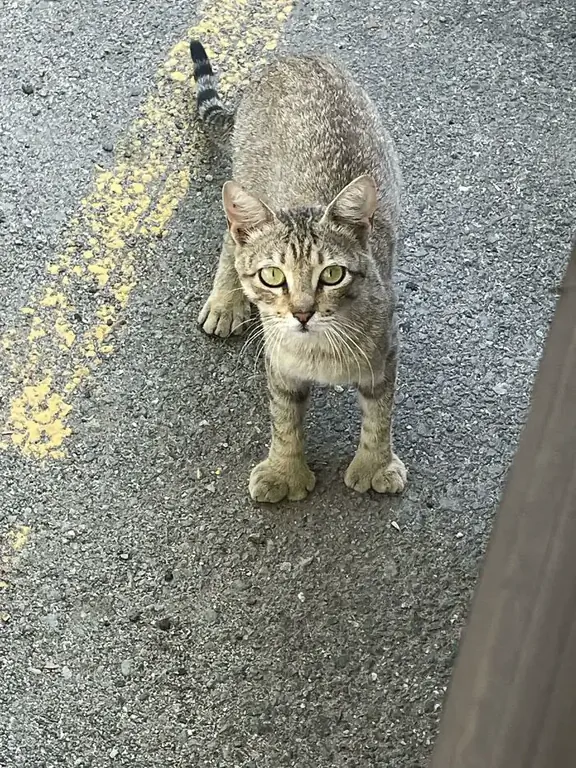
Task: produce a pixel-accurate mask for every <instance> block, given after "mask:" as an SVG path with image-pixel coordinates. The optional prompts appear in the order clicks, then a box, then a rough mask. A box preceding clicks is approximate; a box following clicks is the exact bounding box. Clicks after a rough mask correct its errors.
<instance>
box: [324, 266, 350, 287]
mask: <svg viewBox="0 0 576 768" xmlns="http://www.w3.org/2000/svg"><path fill="white" fill-rule="evenodd" d="M345 274H346V270H345V269H344V267H341V266H340V265H339V264H331V265H330V266H329V267H325V268H324V269H323V270H322V272H321V273H320V282H321V283H324V285H338V283H341V282H342V280H344V275H345Z"/></svg>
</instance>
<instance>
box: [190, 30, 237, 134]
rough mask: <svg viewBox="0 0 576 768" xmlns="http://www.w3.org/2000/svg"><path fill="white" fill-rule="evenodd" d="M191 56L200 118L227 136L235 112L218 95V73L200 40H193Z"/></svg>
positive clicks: (230, 130) (231, 127)
mask: <svg viewBox="0 0 576 768" xmlns="http://www.w3.org/2000/svg"><path fill="white" fill-rule="evenodd" d="M190 56H191V57H192V62H193V64H194V80H195V81H196V104H197V107H198V115H199V117H200V120H202V122H203V123H204V125H206V126H207V127H208V128H209V129H211V130H213V131H215V132H216V133H217V134H219V135H220V137H222V135H224V137H227V136H228V135H229V134H230V133H231V132H232V130H233V128H234V114H233V113H232V112H229V111H228V110H227V109H226V107H225V106H224V104H223V103H222V100H221V99H220V96H219V95H218V89H217V82H216V75H215V74H214V71H213V69H212V65H211V64H210V59H209V58H208V54H207V53H206V51H205V50H204V46H203V45H202V43H200V42H199V41H198V40H192V41H191V43H190Z"/></svg>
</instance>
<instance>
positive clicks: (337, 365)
mask: <svg viewBox="0 0 576 768" xmlns="http://www.w3.org/2000/svg"><path fill="white" fill-rule="evenodd" d="M269 360H270V363H271V364H272V366H274V367H275V368H276V369H277V370H278V371H279V373H280V374H281V375H282V374H283V375H285V376H289V377H292V378H296V379H301V380H302V381H313V382H316V383H318V384H325V385H332V386H333V385H335V384H360V383H369V382H370V381H371V380H372V376H373V372H372V366H371V364H370V361H369V359H364V357H363V356H362V355H361V354H360V353H357V354H351V353H350V352H349V350H346V349H344V350H343V349H339V348H338V347H336V346H330V345H327V347H325V346H323V345H315V344H310V345H304V344H302V345H298V347H295V348H292V347H291V346H290V345H286V346H284V345H283V346H282V347H280V348H278V349H277V350H276V351H275V353H274V354H272V355H270V356H269Z"/></svg>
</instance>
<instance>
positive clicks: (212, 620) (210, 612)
mask: <svg viewBox="0 0 576 768" xmlns="http://www.w3.org/2000/svg"><path fill="white" fill-rule="evenodd" d="M204 618H205V619H206V621H207V622H208V624H216V622H217V621H218V614H217V613H216V611H215V610H214V608H206V610H205V611H204Z"/></svg>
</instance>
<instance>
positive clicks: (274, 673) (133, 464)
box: [0, 0, 576, 768]
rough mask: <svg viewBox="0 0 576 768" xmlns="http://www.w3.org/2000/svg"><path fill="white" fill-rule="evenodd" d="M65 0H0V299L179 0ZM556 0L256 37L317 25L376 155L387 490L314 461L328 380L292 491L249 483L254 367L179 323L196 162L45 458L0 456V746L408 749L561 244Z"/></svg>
mask: <svg viewBox="0 0 576 768" xmlns="http://www.w3.org/2000/svg"><path fill="white" fill-rule="evenodd" d="M90 5H91V4H89V3H79V2H73V0H61V1H60V2H31V1H30V0H29V1H28V2H26V3H21V2H12V3H8V9H9V13H8V14H2V18H1V19H0V32H2V39H3V53H4V54H5V55H4V56H3V58H2V60H1V61H0V114H1V115H2V121H1V131H2V133H1V141H0V159H1V162H0V211H2V216H3V220H2V221H1V222H0V238H2V260H1V263H0V286H1V290H2V298H3V299H4V298H5V299H6V301H5V307H4V310H3V314H2V316H1V317H0V320H3V319H5V318H10V316H11V313H13V312H16V311H17V307H18V306H19V305H20V304H21V303H23V301H24V300H25V297H26V295H27V293H28V292H29V290H30V288H31V287H32V286H33V285H34V282H35V281H37V280H38V279H39V277H38V276H39V274H40V273H41V270H42V263H43V260H44V259H45V258H47V257H48V255H49V254H50V253H51V251H52V249H53V248H54V246H55V243H56V242H57V238H58V233H59V231H60V228H61V226H62V223H63V220H64V216H65V214H66V213H67V212H68V211H69V210H70V209H73V207H74V206H75V204H76V202H77V200H78V199H79V197H80V196H81V195H82V193H83V191H84V190H85V188H86V186H87V184H88V182H89V179H90V173H91V169H92V164H93V162H94V160H95V159H97V160H98V162H99V163H106V162H109V160H107V159H106V158H107V155H109V152H108V151H107V146H106V145H107V143H108V142H110V141H113V140H114V138H115V137H116V136H117V134H118V132H119V131H121V130H123V129H124V128H125V126H126V125H127V124H128V122H129V120H130V119H131V117H132V116H133V115H134V114H135V111H136V108H137V104H138V101H139V98H140V96H139V89H140V88H143V89H146V87H147V86H148V84H149V82H150V76H151V74H152V73H153V72H154V69H155V67H156V66H157V64H158V63H159V62H160V61H161V60H162V58H163V56H164V54H165V51H166V49H167V48H168V46H169V45H170V44H171V43H172V42H174V41H175V40H177V39H178V37H179V35H181V34H182V32H183V30H184V29H185V28H186V26H187V24H188V23H189V21H190V20H191V19H190V15H191V9H190V8H189V7H188V6H187V5H186V4H185V3H183V2H180V0H177V1H176V2H172V3H160V2H157V1H156V0H154V1H153V2H147V3H144V2H140V1H138V2H136V3H131V4H130V12H128V11H127V10H124V9H125V8H127V6H126V4H122V3H120V2H118V1H117V0H113V1H108V2H102V3H98V4H94V8H93V9H92V10H87V7H88V6H90ZM570 12H571V4H570V3H568V2H566V1H564V2H560V1H559V0H540V2H536V1H535V2H528V1H527V0H524V1H523V2H517V1H515V0H512V1H511V2H507V3H502V2H496V0H482V2H480V1H479V0H478V2H466V3H461V2H457V0H448V2H442V3H440V2H439V0H433V1H428V2H418V3H416V2H412V3H410V2H402V1H401V0H391V1H390V2H387V3H379V2H374V0H363V1H362V2H360V0H352V2H351V3H347V4H345V3H342V2H337V3H334V2H330V3H328V2H319V1H318V0H312V1H311V2H306V3H303V4H301V5H300V6H299V8H298V10H297V11H296V14H295V16H294V18H293V19H292V21H291V22H290V23H289V26H288V29H287V31H286V34H285V36H284V39H283V41H282V47H284V48H285V49H288V50H295V49H310V48H316V49H317V48H325V49H329V50H332V51H335V52H337V53H339V55H341V56H342V57H343V58H344V60H345V61H347V62H348V63H349V64H350V65H351V66H352V67H353V68H354V70H355V71H356V75H357V77H358V79H359V80H360V81H361V82H363V83H365V84H366V87H367V88H368V90H369V91H370V93H371V94H372V95H373V96H374V98H375V99H376V100H377V102H378V104H379V106H380V108H381V110H382V114H383V115H384V116H385V117H386V120H387V123H388V125H389V127H390V129H391V131H392V133H393V135H394V137H395V138H396V141H397V143H398V147H399V150H400V153H401V158H402V167H403V172H404V176H405V181H406V214H405V246H404V253H403V255H402V257H401V261H400V263H399V268H398V273H397V277H398V290H399V297H400V309H399V314H400V321H401V327H402V344H403V352H402V365H401V373H400V385H399V391H398V411H397V428H396V443H397V451H398V453H399V455H400V456H401V457H402V458H403V459H404V460H405V461H406V463H407V464H408V466H409V468H410V472H411V474H410V482H409V485H408V488H407V490H406V492H405V494H404V496H403V497H402V498H401V499H398V500H391V499H389V498H377V497H375V496H357V495H355V494H354V493H353V492H351V491H348V490H347V489H346V488H345V486H344V485H343V482H342V474H343V471H344V468H345V466H346V462H347V460H349V458H350V456H351V454H352V452H353V448H354V441H355V439H356V436H357V432H358V417H357V414H356V410H355V407H354V398H353V395H352V393H350V392H341V393H340V392H335V391H328V392H326V391H322V392H319V393H318V394H317V396H316V398H315V401H314V408H313V412H312V414H311V419H310V422H309V455H310V457H311V463H312V465H313V467H314V468H315V469H316V470H317V474H318V486H317V490H316V491H315V492H314V494H313V495H312V496H311V497H310V499H309V500H308V501H306V502H304V503H299V504H283V505H279V506H277V507H261V506H258V505H255V504H253V503H252V502H251V501H250V500H249V498H248V495H247V477H248V472H249V469H250V467H251V465H252V464H253V463H254V462H255V461H256V460H258V459H259V458H261V457H262V456H263V454H264V451H265V444H266V441H267V436H268V421H267V414H266V397H265V392H264V388H263V381H262V372H261V369H260V366H258V365H257V366H254V354H253V352H251V351H250V350H249V351H248V352H247V353H245V354H243V355H242V356H240V350H241V346H242V344H241V343H235V342H228V343H227V342H221V343H218V342H215V341H213V340H211V339H207V338H204V337H202V336H201V335H200V334H199V333H198V331H197V329H196V328H195V325H194V322H193V321H194V317H195V315H196V313H197V311H198V309H199V307H200V306H201V302H202V299H203V296H204V294H205V292H206V291H207V289H208V286H209V280H210V275H211V272H212V270H213V267H214V264H215V259H216V256H217V252H218V247H219V238H220V235H221V229H222V215H221V212H220V207H219V194H220V193H219V185H220V183H221V181H222V179H223V178H224V174H225V169H223V168H220V167H217V166H216V167H214V168H213V169H212V171H211V173H213V175H214V180H213V181H210V182H206V183H204V184H203V185H201V186H198V187H197V188H194V189H192V190H191V193H190V195H189V197H188V199H187V200H186V201H185V203H184V204H183V205H182V206H181V207H180V210H179V212H178V215H177V218H176V221H175V223H174V226H173V228H172V230H171V234H170V236H169V237H168V238H167V240H166V241H165V242H164V243H163V244H162V246H161V247H160V248H158V249H157V250H156V252H155V258H154V259H153V260H147V259H146V258H145V254H143V255H142V261H141V267H140V275H139V278H140V283H139V286H138V288H137V289H136V290H135V292H134V300H133V301H132V303H131V304H130V306H129V310H128V313H127V321H128V322H127V325H126V326H125V327H124V328H123V329H122V330H121V332H120V336H119V350H118V352H117V353H116V354H115V355H114V356H113V357H112V358H111V359H110V360H109V361H108V362H107V363H106V364H105V365H104V366H102V367H101V368H100V369H99V371H98V373H97V374H96V375H95V376H94V377H92V378H91V379H90V381H89V385H88V387H87V388H86V389H85V390H84V391H83V393H82V395H81V397H80V399H79V402H77V407H76V408H75V419H74V424H73V426H74V430H75V436H74V439H73V440H72V441H71V443H70V450H71V457H70V460H69V461H68V462H65V463H60V464H53V465H49V466H48V467H47V468H40V467H38V466H36V465H28V464H25V463H24V462H23V461H21V460H20V459H19V458H17V457H16V456H15V455H13V454H7V453H6V454H0V498H1V499H2V503H1V508H0V525H1V526H2V527H3V528H8V527H10V525H12V524H13V523H15V522H23V523H29V524H30V525H32V526H33V532H32V536H31V541H30V545H29V546H28V548H27V549H26V551H25V554H24V556H23V557H22V559H21V561H20V563H19V565H18V566H17V568H16V570H15V571H14V572H13V573H12V574H11V578H12V580H13V581H14V588H13V589H11V590H9V592H8V593H7V595H8V596H7V598H5V599H4V596H3V599H4V602H5V603H6V605H7V608H8V610H9V612H10V614H11V617H12V618H11V621H10V623H8V624H6V625H5V626H3V627H2V628H1V629H0V632H1V646H0V678H1V679H2V687H1V688H0V712H2V713H3V714H2V716H0V743H1V744H2V748H1V751H0V765H1V766H2V768H17V767H18V768H20V767H23V766H25V767H26V768H52V767H53V766H54V767H55V766H66V767H68V766H81V767H86V768H87V767H88V766H90V767H91V768H100V766H109V765H120V766H141V767H142V768H160V766H162V768H165V767H166V766H178V768H185V767H186V768H188V766H195V767H197V768H220V767H222V768H224V767H225V766H235V767H236V766H237V767H238V768H248V767H249V766H250V767H252V768H288V767H289V766H290V767H294V768H296V767H297V768H340V767H343V766H348V767H350V768H351V767H352V766H354V767H355V768H356V767H360V766H362V768H364V767H366V768H368V767H370V766H374V768H375V767H376V766H379V767H381V766H387V768H424V767H425V765H426V762H427V758H428V756H429V753H430V749H431V744H432V742H433V739H434V736H435V733H436V728H437V724H438V718H439V714H440V708H441V703H442V700H443V696H444V691H445V686H446V684H447V682H448V680H449V675H450V669H451V665H452V662H453V659H454V655H455V652H456V649H457V642H458V637H459V632H460V630H461V628H462V626H463V623H464V620H465V615H466V611H467V606H468V603H469V598H470V596H471V593H472V590H473V587H474V584H475V580H476V577H477V572H478V565H479V560H480V558H481V556H482V554H483V552H484V549H485V545H486V542H487V537H488V535H489V531H490V526H491V522H492V519H493V515H494V511H495V507H496V504H497V501H498V496H499V493H500V491H501V488H502V483H503V481H504V478H505V474H506V471H507V468H508V466H509V463H510V461H511V458H512V455H513V452H514V447H515V444H516V441H517V437H518V432H519V429H520V427H521V424H522V422H523V419H524V418H525V414H526V409H527V406H528V402H529V395H530V387H531V382H532V377H533V374H534V372H535V369H536V366H537V363H538V359H539V355H540V353H541V350H542V346H543V343H544V339H545V336H546V331H547V326H548V323H549V320H550V318H551V315H552V312H553V308H554V303H555V298H556V292H557V287H558V283H559V281H560V279H561V276H562V273H563V269H564V265H565V263H566V261H567V258H568V255H569V244H570V238H571V232H572V227H573V222H572V219H571V216H572V214H573V211H574V209H575V202H576V193H575V187H574V178H573V169H574V167H575V163H574V160H575V158H574V154H575V153H574V144H573V140H572V137H571V131H572V129H573V125H574V123H575V120H574V118H575V114H574V106H573V103H572V99H573V83H574V58H573V44H574V33H573V25H571V24H570V23H569V17H570ZM36 37H38V40H37V39H36ZM30 40H34V45H33V46H32V47H31V46H30V45H29V42H30ZM105 51H108V54H106V53H105ZM112 58H113V60H114V63H113V68H112V69H111V67H112V64H110V61H111V59H112ZM112 71H113V72H114V77H111V76H110V73H111V72H112ZM30 90H31V91H32V92H30V93H29V92H28V91H30ZM43 91H45V92H46V94H47V95H46V96H44V95H42V92H43ZM136 91H138V95H136ZM133 92H134V95H131V94H132V93H133ZM36 110H40V112H39V113H38V114H35V111H36ZM4 243H6V248H5V247H4ZM6 254H7V255H6ZM543 511H545V510H543Z"/></svg>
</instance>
